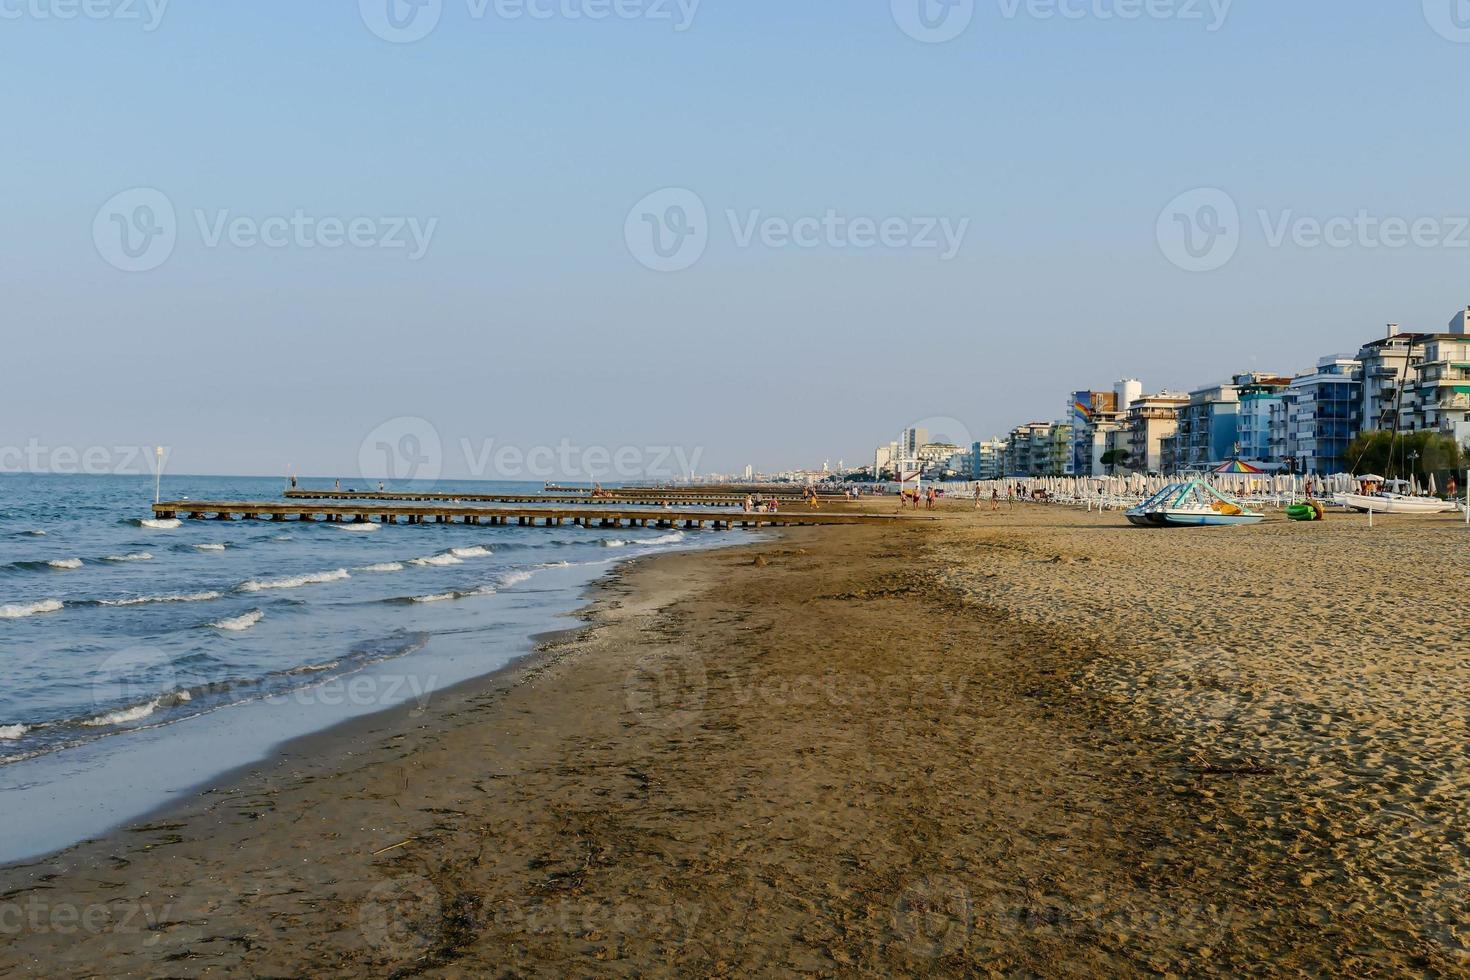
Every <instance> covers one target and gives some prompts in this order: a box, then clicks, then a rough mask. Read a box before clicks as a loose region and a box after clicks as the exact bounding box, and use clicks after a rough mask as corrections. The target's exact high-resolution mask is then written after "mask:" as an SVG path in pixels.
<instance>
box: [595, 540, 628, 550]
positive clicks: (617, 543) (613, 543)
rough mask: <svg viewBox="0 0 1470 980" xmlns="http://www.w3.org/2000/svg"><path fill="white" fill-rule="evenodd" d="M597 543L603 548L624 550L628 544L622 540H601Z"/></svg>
mask: <svg viewBox="0 0 1470 980" xmlns="http://www.w3.org/2000/svg"><path fill="white" fill-rule="evenodd" d="M599 543H600V544H601V545H602V546H603V547H604V548H626V547H627V546H628V542H626V541H624V540H623V539H622V538H603V539H602V541H600V542H599Z"/></svg>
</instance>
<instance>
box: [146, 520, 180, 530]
mask: <svg viewBox="0 0 1470 980" xmlns="http://www.w3.org/2000/svg"><path fill="white" fill-rule="evenodd" d="M138 526H139V527H151V528H155V529H157V530H160V531H171V530H173V529H174V528H176V527H183V526H184V522H183V521H181V520H179V519H178V518H177V517H167V518H152V517H150V518H146V519H144V520H141V521H139V522H138Z"/></svg>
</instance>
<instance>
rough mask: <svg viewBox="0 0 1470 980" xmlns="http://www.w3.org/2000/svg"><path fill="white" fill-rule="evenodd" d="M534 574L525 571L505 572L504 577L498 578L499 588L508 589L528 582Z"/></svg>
mask: <svg viewBox="0 0 1470 980" xmlns="http://www.w3.org/2000/svg"><path fill="white" fill-rule="evenodd" d="M534 574H535V573H534V572H526V571H517V572H506V573H505V574H504V575H502V576H500V587H501V588H502V589H508V588H510V587H511V586H512V585H520V584H521V583H522V582H524V581H526V580H528V579H529V578H530V577H531V576H532V575H534Z"/></svg>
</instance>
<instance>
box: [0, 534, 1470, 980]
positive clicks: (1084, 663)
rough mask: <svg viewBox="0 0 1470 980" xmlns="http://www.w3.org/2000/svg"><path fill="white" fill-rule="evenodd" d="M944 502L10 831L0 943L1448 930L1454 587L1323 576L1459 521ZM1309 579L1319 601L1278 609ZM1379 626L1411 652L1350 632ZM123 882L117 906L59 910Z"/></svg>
mask: <svg viewBox="0 0 1470 980" xmlns="http://www.w3.org/2000/svg"><path fill="white" fill-rule="evenodd" d="M941 513H942V516H943V520H941V521H938V522H935V523H934V524H932V525H908V526H902V525H899V526H892V527H881V528H852V529H832V528H806V529H793V530H790V531H787V532H784V533H783V534H782V536H781V537H780V538H778V539H768V540H763V541H757V542H752V543H749V544H745V545H742V546H738V547H732V548H722V549H712V550H703V551H685V552H673V553H665V554H660V555H657V556H639V557H637V558H634V559H631V560H630V561H628V562H626V563H623V564H621V565H619V566H618V568H617V569H616V570H615V571H614V572H613V573H612V574H610V575H609V576H607V577H606V578H605V579H604V580H602V581H601V582H600V583H599V584H598V585H597V586H596V588H595V590H594V592H593V594H592V596H591V601H590V602H589V603H588V604H587V605H585V606H584V607H583V608H582V610H581V611H580V612H579V613H578V615H579V617H580V618H581V619H582V623H581V625H579V626H575V627H571V628H569V629H567V630H561V631H556V632H555V633H554V634H553V635H552V636H550V637H545V638H544V640H545V644H544V648H543V649H541V650H540V651H538V653H537V654H535V655H534V658H533V660H526V661H522V662H520V669H519V670H517V671H516V672H515V673H514V677H510V676H507V677H504V678H502V679H501V680H500V681H499V682H498V683H497V684H486V685H481V686H479V687H478V688H476V689H473V690H467V689H461V690H458V691H457V692H456V693H455V694H454V695H453V696H451V697H440V698H437V699H436V700H435V701H434V702H433V703H432V705H431V708H430V711H429V712H428V713H427V714H425V715H423V716H419V717H412V716H405V717H402V718H398V719H397V720H396V721H394V722H392V723H390V722H389V721H388V720H387V719H385V718H384V717H383V716H381V715H378V716H373V717H372V718H371V719H363V720H362V722H361V724H360V726H359V727H354V729H353V730H352V731H351V732H348V733H345V735H344V737H343V738H342V739H341V742H340V744H339V749H340V752H339V753H337V754H334V753H333V752H332V751H330V750H329V749H326V748H324V747H323V746H322V744H321V743H320V742H314V743H300V744H299V745H297V746H295V747H294V748H296V749H297V750H298V751H300V752H301V753H303V754H301V755H293V756H288V757H286V758H283V759H282V760H281V761H280V762H279V763H278V764H275V765H273V766H272V767H268V768H267V767H262V770H261V771H259V772H252V773H250V774H248V775H247V778H246V779H245V780H244V781H243V782H242V783H241V784H240V785H239V786H238V787H234V788H232V789H230V790H228V791H220V792H217V793H214V794H211V795H209V796H207V797H204V798H203V799H202V801H201V803H200V806H199V807H198V810H197V811H196V812H189V813H183V814H180V815H177V816H174V817H171V818H161V819H160V820H159V821H158V822H156V823H154V824H151V825H145V826H143V827H137V828H131V829H129V830H128V831H125V832H122V833H120V834H118V835H115V836H114V837H111V838H109V839H107V840H106V841H103V842H98V843H94V844H89V845H85V846H84V847H83V848H80V849H76V850H74V851H72V852H68V854H67V855H64V856H63V858H64V859H61V860H53V861H50V862H39V863H37V864H35V865H32V866H30V867H26V868H23V869H14V868H11V869H0V913H3V911H4V909H5V907H6V905H7V903H9V905H10V906H11V907H18V908H21V909H33V910H36V912H37V914H38V916H39V917H40V921H41V922H42V925H43V926H46V927H44V928H33V929H30V930H22V932H21V934H19V935H15V936H13V938H12V940H11V942H10V943H9V944H8V945H0V972H8V973H14V974H21V975H24V974H26V973H32V974H47V975H50V974H54V973H89V972H99V971H100V972H108V973H125V972H133V973H139V974H149V975H153V974H158V973H167V974H168V975H179V976H196V975H201V974H203V973H206V972H220V971H226V970H228V971H231V972H251V973H256V974H267V975H299V974H302V973H306V972H311V973H313V974H314V975H322V976H344V977H345V976H355V975H362V974H363V973H372V974H395V975H418V974H427V975H459V974H463V973H465V972H485V971H489V972H499V973H515V974H517V975H534V976H565V975H585V974H588V973H591V972H599V973H602V972H611V973H615V974H620V975H646V974H649V973H679V974H688V973H694V974H699V975H709V976H732V975H745V974H750V973H803V974H834V973H848V974H850V973H864V974H877V973H884V974H892V973H900V974H910V975H912V974H920V975H923V974H944V975H954V974H975V973H981V974H984V973H999V974H1007V975H1013V974H1022V975H1060V974H1063V973H1067V972H1080V973H1091V974H1103V975H1118V976H1138V975H1152V974H1159V973H1164V974H1169V973H1174V974H1186V973H1188V974H1197V975H1238V974H1240V973H1245V972H1252V971H1257V972H1258V971H1259V970H1260V969H1261V968H1262V966H1263V965H1264V964H1274V969H1275V970H1276V971H1278V972H1283V973H1288V972H1289V973H1313V974H1328V975H1336V974H1353V975H1387V974H1390V973H1402V972H1405V971H1409V972H1419V973H1435V972H1440V973H1443V972H1453V971H1454V970H1455V969H1457V968H1458V967H1459V966H1462V965H1463V964H1464V962H1466V958H1467V956H1470V947H1467V944H1466V942H1465V941H1464V940H1463V939H1462V938H1460V936H1459V933H1458V925H1457V923H1458V922H1463V921H1465V919H1464V916H1463V914H1462V913H1464V912H1466V911H1470V889H1465V888H1464V887H1463V886H1461V887H1460V890H1459V891H1457V890H1456V886H1457V882H1460V881H1470V861H1464V860H1462V859H1459V858H1457V857H1456V849H1461V848H1462V847H1463V845H1461V844H1460V843H1459V840H1458V837H1457V836H1456V834H1457V831H1456V828H1457V826H1458V824H1457V823H1456V821H1455V820H1454V819H1453V817H1454V814H1456V813H1459V812H1460V809H1462V808H1463V803H1460V802H1458V801H1459V800H1460V799H1461V796H1460V795H1457V794H1458V793H1459V789H1460V788H1462V787H1461V786H1460V782H1459V781H1460V780H1462V779H1463V777H1462V776H1461V775H1460V774H1459V773H1460V770H1458V769H1457V768H1456V766H1455V761H1456V759H1458V756H1457V755H1456V756H1454V757H1453V758H1445V757H1444V756H1445V750H1446V745H1447V744H1448V743H1447V742H1446V741H1445V736H1444V735H1443V734H1442V733H1440V731H1441V727H1442V725H1443V723H1444V722H1445V721H1447V720H1448V717H1449V716H1448V714H1445V715H1443V716H1442V715H1441V714H1440V712H1441V711H1443V712H1447V713H1453V712H1454V711H1455V710H1456V708H1455V705H1456V704H1458V703H1459V702H1458V701H1457V700H1456V698H1457V697H1458V692H1460V691H1462V690H1463V689H1465V687H1467V686H1470V672H1465V671H1463V669H1462V665H1459V664H1458V661H1457V659H1456V655H1455V653H1454V649H1453V645H1452V644H1448V643H1445V642H1444V641H1443V637H1444V636H1446V635H1448V634H1446V633H1445V632H1444V630H1445V628H1446V626H1447V625H1449V624H1450V622H1451V621H1452V620H1453V618H1454V616H1453V613H1451V612H1449V611H1441V612H1439V613H1438V615H1437V616H1433V617H1428V618H1427V619H1426V620H1425V621H1424V622H1417V621H1415V620H1413V619H1411V618H1408V617H1406V615H1403V614H1402V613H1403V610H1402V607H1400V606H1387V605H1384V604H1383V603H1381V602H1379V601H1378V598H1379V597H1378V596H1377V595H1376V594H1368V595H1365V596H1364V597H1362V598H1361V600H1360V601H1356V602H1355V603H1354V604H1353V605H1351V606H1347V605H1344V604H1343V603H1342V601H1341V595H1342V593H1341V590H1342V588H1343V587H1344V582H1345V581H1347V582H1348V583H1349V584H1352V585H1354V586H1355V587H1362V588H1364V589H1377V590H1378V591H1379V592H1382V593H1383V594H1384V595H1390V594H1391V592H1392V587H1391V585H1390V584H1389V583H1387V582H1384V581H1381V580H1379V579H1373V578H1372V577H1371V569H1372V568H1375V567H1378V566H1377V565H1376V564H1375V563H1374V561H1373V560H1372V559H1373V556H1375V555H1387V554H1398V553H1402V552H1404V551H1406V550H1410V549H1414V548H1419V547H1424V546H1427V545H1430V544H1432V543H1434V542H1437V541H1442V540H1460V535H1462V534H1463V533H1465V532H1464V530H1463V528H1462V527H1461V526H1460V525H1459V524H1458V523H1455V522H1451V523H1445V522H1433V521H1418V520H1404V521H1401V522H1396V523H1392V524H1390V523H1389V522H1379V526H1378V529H1377V530H1375V531H1372V532H1369V531H1367V530H1366V526H1365V525H1363V526H1360V523H1361V522H1356V521H1353V520H1352V519H1350V518H1337V519H1333V520H1329V521H1327V522H1325V523H1324V524H1322V525H1321V526H1307V525H1293V524H1291V523H1289V522H1285V521H1276V522H1267V523H1266V524H1263V525H1260V526H1258V527H1255V528H1244V529H1223V530H1215V531H1211V530H1206V531H1199V532H1188V531H1180V532H1175V533H1172V534H1162V533H1159V532H1149V531H1146V530H1138V529H1133V528H1128V527H1126V526H1120V524H1119V522H1118V519H1117V515H1096V514H1081V513H1078V512H1076V511H1073V510H1068V509H1065V508H1060V507H1045V506H1034V505H1033V506H1026V507H1021V508H1018V509H1016V510H1015V511H1013V512H1006V513H994V514H993V513H990V512H988V511H973V510H971V509H970V508H969V507H967V506H963V505H952V506H947V507H944V508H942V509H941ZM1327 548H1330V549H1331V550H1332V551H1333V552H1334V553H1342V554H1346V555H1348V556H1349V557H1350V558H1351V560H1352V562H1351V566H1350V567H1351V568H1354V569H1359V570H1360V571H1354V572H1352V573H1351V574H1352V575H1354V576H1357V577H1354V578H1350V579H1348V578H1347V576H1348V575H1349V573H1348V572H1347V571H1345V570H1344V568H1343V567H1340V566H1339V564H1338V563H1334V562H1324V561H1321V560H1319V559H1320V557H1321V555H1322V553H1323V549H1327ZM1262 555H1269V556H1271V561H1270V562H1269V563H1268V564H1267V565H1262ZM1186 565H1187V566H1188V567H1189V568H1191V569H1193V571H1192V573H1191V574H1190V575H1188V576H1183V577H1181V576H1180V574H1179V571H1180V569H1181V567H1184V566H1186ZM1363 569H1366V570H1368V573H1369V577H1367V578H1364V577H1363V574H1364V573H1362V572H1361V570H1363ZM1466 574H1467V573H1465V572H1462V571H1458V570H1456V571H1454V572H1453V576H1454V579H1453V582H1452V583H1451V584H1452V585H1453V584H1454V583H1457V582H1459V581H1460V580H1461V579H1463V578H1465V577H1466ZM1222 583H1223V584H1228V585H1229V586H1230V587H1231V588H1230V590H1229V591H1222ZM1222 596H1225V597H1226V598H1225V599H1222ZM1303 597H1308V598H1310V599H1311V600H1312V601H1313V602H1314V603H1317V605H1315V606H1314V608H1317V609H1318V611H1319V615H1316V616H1314V617H1306V618H1304V617H1301V616H1299V615H1298V616H1296V617H1295V618H1293V617H1292V615H1291V613H1290V611H1291V610H1293V609H1297V608H1298V604H1299V603H1300V602H1301V601H1302V599H1303ZM1331 597H1337V600H1338V605H1336V606H1332V605H1330V604H1326V603H1327V601H1328V600H1329V599H1330V598H1331ZM1237 599H1239V600H1242V601H1248V602H1249V604H1250V605H1249V608H1251V609H1254V610H1256V611H1257V612H1259V613H1260V614H1262V615H1264V616H1266V617H1268V620H1269V621H1270V622H1272V623H1275V624H1277V625H1278V627H1279V628H1280V629H1282V630H1285V629H1286V628H1287V627H1286V626H1281V624H1294V625H1292V626H1291V628H1292V629H1293V630H1296V632H1294V633H1292V634H1291V636H1290V641H1289V642H1288V643H1286V646H1285V647H1284V649H1289V650H1290V651H1291V654H1292V655H1291V656H1285V657H1284V656H1281V655H1280V654H1281V649H1282V648H1281V647H1280V643H1278V644H1276V645H1272V644H1263V643H1262V642H1260V641H1259V640H1258V638H1256V637H1254V636H1251V635H1240V634H1241V628H1240V619H1239V617H1240V615H1241V609H1242V608H1244V607H1242V606H1240V605H1239V604H1238V603H1237V602H1236V600H1237ZM1319 600H1320V601H1319ZM1391 613H1398V614H1400V615H1398V617H1397V618H1391V617H1390V614H1391ZM1364 616H1371V617H1376V618H1374V619H1372V620H1365V619H1363V618H1362V617H1364ZM1365 623H1368V624H1369V625H1368V626H1367V627H1366V628H1365V625H1364V624H1365ZM1379 634H1382V635H1383V636H1396V637H1398V638H1399V639H1400V640H1401V641H1402V642H1403V643H1404V644H1406V645H1407V649H1406V653H1405V656H1404V657H1403V658H1400V659H1396V660H1393V661H1391V662H1390V663H1389V664H1388V665H1387V666H1386V667H1384V666H1381V665H1378V664H1377V663H1376V662H1375V658H1378V659H1382V658H1383V657H1384V656H1385V654H1384V653H1383V652H1382V651H1376V650H1375V651H1367V652H1365V653H1363V654H1361V655H1359V656H1358V658H1357V659H1355V658H1354V657H1353V656H1350V655H1348V654H1347V653H1345V650H1344V648H1343V647H1342V645H1341V643H1342V642H1345V641H1348V640H1349V639H1350V638H1351V639H1352V640H1353V641H1355V642H1357V641H1362V640H1364V639H1365V638H1370V637H1373V636H1377V635H1379ZM1436 636H1438V637H1440V638H1441V640H1440V642H1439V645H1438V646H1430V645H1426V641H1425V640H1424V638H1425V637H1429V638H1433V637H1436ZM1357 645H1358V646H1361V642H1357ZM1370 654H1371V655H1370ZM1426 658H1428V661H1426ZM1426 662H1432V663H1433V665H1434V670H1433V671H1432V672H1431V673H1423V672H1422V668H1423V664H1424V663H1426ZM1416 664H1419V665H1420V671H1419V672H1416V670H1415V665H1416ZM1364 670H1370V671H1371V670H1378V671H1379V673H1377V674H1376V675H1374V680H1373V682H1372V683H1365V682H1364V679H1363V677H1364V673H1363V672H1364ZM1406 691H1407V692H1408V693H1410V694H1412V695H1413V697H1412V698H1410V699H1408V700H1405V699H1404V698H1403V697H1402V695H1404V694H1405V692H1406ZM1436 697H1438V699H1439V700H1438V701H1435V698H1436ZM1385 699H1386V700H1385ZM1380 702H1382V703H1380ZM1385 705H1389V706H1391V708H1389V707H1385ZM1349 720H1350V721H1349ZM1462 723H1463V720H1462ZM1426 772H1427V773H1429V774H1430V775H1431V776H1432V779H1428V780H1426V777H1425V776H1424V775H1423V774H1424V773H1426ZM1416 774H1419V775H1416ZM1335 869H1340V870H1341V873H1340V874H1339V873H1336V870H1335ZM119 903H121V908H122V910H124V911H131V912H133V913H135V914H134V915H133V916H132V917H131V918H130V919H129V920H128V925H127V926H126V927H124V926H123V925H121V924H116V923H118V919H117V917H116V916H115V917H114V918H113V919H110V920H109V921H111V922H113V923H115V924H116V927H114V928H96V929H83V930H78V929H77V928H75V927H73V928H72V929H71V930H70V931H69V932H68V931H62V930H60V929H57V928H54V923H55V917H54V915H52V916H51V917H50V918H48V917H47V916H48V915H49V914H51V913H54V912H56V911H57V910H60V909H65V910H66V911H67V913H68V915H69V916H72V915H77V914H82V915H85V913H86V912H88V911H89V910H95V909H98V908H102V909H112V910H114V911H117V910H118V909H119ZM109 914H111V913H109ZM69 921H73V922H74V921H76V920H75V919H70V920H69ZM139 921H143V922H146V923H148V925H147V926H146V927H140V926H139V925H138V922H139ZM3 925H4V923H3V921H0V928H3Z"/></svg>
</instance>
